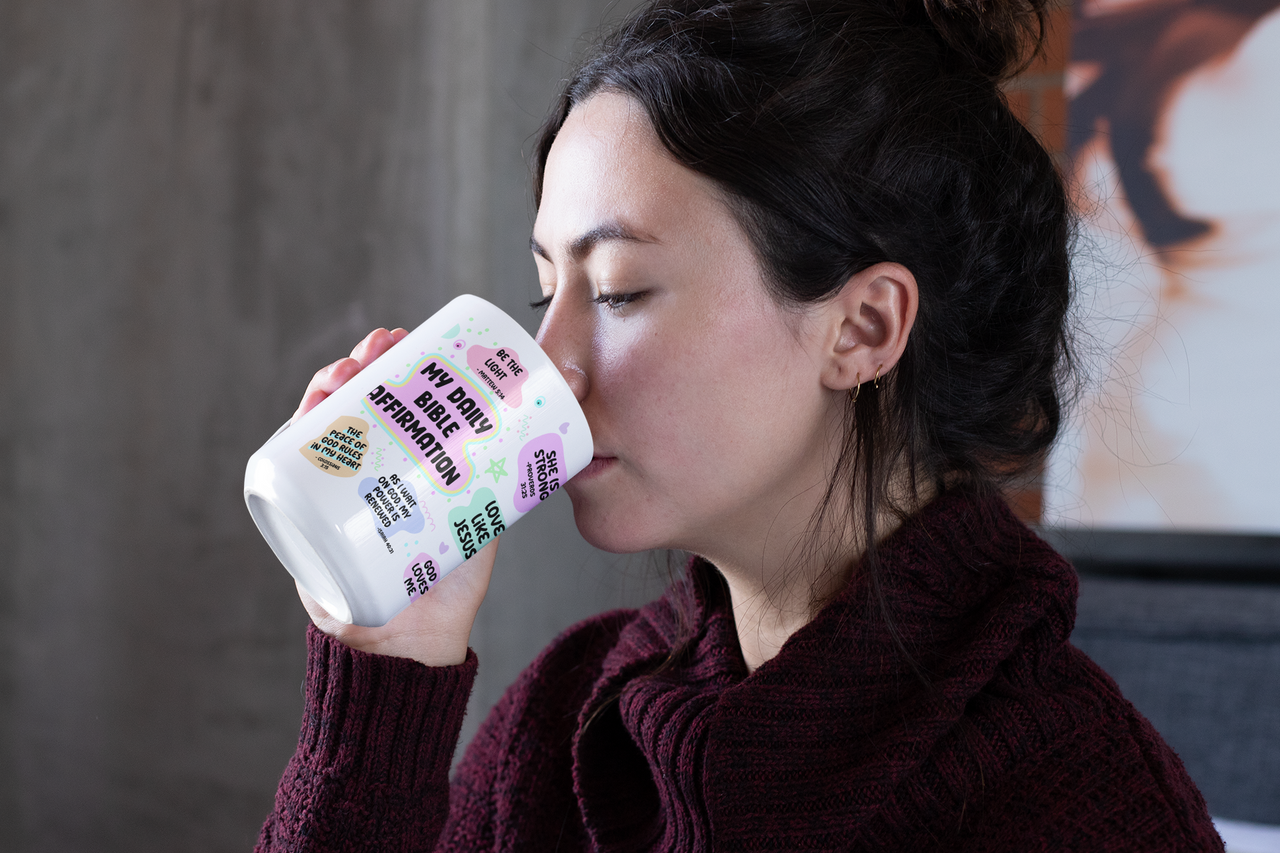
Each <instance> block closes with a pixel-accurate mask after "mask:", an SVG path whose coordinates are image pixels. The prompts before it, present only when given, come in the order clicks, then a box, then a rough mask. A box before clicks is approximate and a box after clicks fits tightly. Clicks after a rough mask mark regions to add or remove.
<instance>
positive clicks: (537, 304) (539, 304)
mask: <svg viewBox="0 0 1280 853" xmlns="http://www.w3.org/2000/svg"><path fill="white" fill-rule="evenodd" d="M554 295H555V294H552V296H554ZM550 304H551V296H544V297H542V298H541V299H538V300H536V301H534V302H530V303H529V307H530V308H532V309H533V310H534V311H541V310H542V309H543V308H546V307H547V306H548V305H550Z"/></svg>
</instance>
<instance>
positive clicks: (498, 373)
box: [467, 344, 529, 409]
mask: <svg viewBox="0 0 1280 853" xmlns="http://www.w3.org/2000/svg"><path fill="white" fill-rule="evenodd" d="M467 365H468V366H469V367H470V368H471V370H472V371H473V372H474V373H475V375H476V377H477V378H478V379H479V380H480V381H481V382H483V383H484V384H485V385H488V386H489V389H490V390H491V391H493V393H494V394H497V395H498V399H500V400H502V402H504V403H506V404H507V405H508V406H510V407H511V408H513V409H518V408H520V403H521V400H522V399H523V398H522V396H521V394H520V389H521V387H522V386H523V385H524V381H525V380H526V379H528V378H529V371H528V370H527V369H526V368H525V366H524V365H523V364H521V363H520V357H519V356H517V355H516V351H515V350H514V349H512V348H511V347H503V348H500V349H490V348H489V347H482V346H480V345H479V344H476V345H475V346H473V347H471V349H469V350H467Z"/></svg>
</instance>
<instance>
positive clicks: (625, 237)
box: [529, 222, 656, 262]
mask: <svg viewBox="0 0 1280 853" xmlns="http://www.w3.org/2000/svg"><path fill="white" fill-rule="evenodd" d="M611 240H621V241H624V242H627V243H653V242H656V241H654V240H653V239H651V238H647V237H641V236H640V235H639V234H636V233H635V232H634V231H632V230H630V229H629V228H627V227H626V226H625V225H623V224H622V223H620V222H606V223H604V224H603V225H597V226H596V227H595V228H592V229H591V230H590V231H588V232H586V233H585V234H583V235H581V236H580V237H578V238H576V239H575V240H574V241H573V242H572V243H570V244H569V258H570V259H571V260H573V261H575V262H576V261H581V260H582V259H583V258H585V257H586V256H587V255H589V254H591V251H592V250H593V249H595V247H596V245H597V244H599V243H604V242H608V241H611ZM529 249H530V250H531V251H532V252H533V253H534V254H535V255H538V256H539V257H542V258H546V259H547V260H548V261H549V260H551V256H550V255H548V254H547V250H546V249H544V248H543V247H542V244H541V243H539V242H538V241H537V240H535V239H534V238H533V237H530V238H529Z"/></svg>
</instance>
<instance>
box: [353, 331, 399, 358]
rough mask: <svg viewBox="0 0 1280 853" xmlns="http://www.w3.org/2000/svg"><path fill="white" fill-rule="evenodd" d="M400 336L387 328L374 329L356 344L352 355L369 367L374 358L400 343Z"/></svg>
mask: <svg viewBox="0 0 1280 853" xmlns="http://www.w3.org/2000/svg"><path fill="white" fill-rule="evenodd" d="M406 334H407V332H406ZM403 337H404V335H401V336H400V338H403ZM400 338H397V337H396V336H395V335H394V334H393V333H392V332H388V331H387V330H386V329H374V330H373V331H372V332H370V333H369V334H367V335H365V338H364V340H363V341H361V342H360V343H358V344H356V346H355V349H353V350H351V357H352V358H354V359H355V360H356V361H358V362H360V364H361V366H363V367H368V366H369V365H370V364H372V363H373V361H374V359H376V358H377V357H378V356H380V355H382V354H383V353H384V352H386V351H387V350H389V349H391V348H392V347H393V346H395V345H396V344H397V343H399V341H400Z"/></svg>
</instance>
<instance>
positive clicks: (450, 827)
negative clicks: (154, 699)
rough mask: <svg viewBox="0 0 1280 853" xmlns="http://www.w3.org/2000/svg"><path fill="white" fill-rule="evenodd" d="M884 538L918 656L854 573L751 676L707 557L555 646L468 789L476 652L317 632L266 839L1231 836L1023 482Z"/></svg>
mask: <svg viewBox="0 0 1280 853" xmlns="http://www.w3.org/2000/svg"><path fill="white" fill-rule="evenodd" d="M881 556H882V572H883V578H884V584H883V588H884V592H885V596H886V599H887V603H888V605H889V609H890V612H891V613H892V614H893V615H894V619H895V624H896V628H897V632H898V636H899V639H900V641H901V644H902V646H904V647H905V648H906V649H907V650H908V651H909V652H910V654H911V657H912V658H913V659H914V661H915V670H918V672H916V671H913V668H912V666H911V665H909V664H908V663H906V662H905V659H904V657H903V655H902V654H901V651H900V648H899V645H898V644H897V643H895V641H894V639H893V636H892V634H891V632H890V631H889V630H888V628H886V624H885V620H884V618H883V616H882V615H881V610H880V609H879V607H878V606H869V604H868V602H869V600H870V597H869V595H868V594H867V593H866V590H865V589H864V588H863V586H862V585H860V584H857V583H852V584H850V585H849V586H848V588H846V589H845V590H844V591H843V592H842V593H841V594H840V595H839V596H838V597H837V598H836V599H835V600H833V601H832V602H830V603H829V604H828V605H827V606H826V607H825V608H823V610H822V611H821V612H820V613H819V614H818V615H817V617H816V618H815V619H814V620H813V621H812V622H811V623H810V624H808V625H806V626H805V627H804V628H802V629H801V630H799V631H797V632H796V633H795V635H793V636H792V637H791V638H790V639H789V640H788V641H787V643H786V645H784V646H783V648H782V650H781V651H780V652H779V653H778V655H777V656H776V657H774V658H773V659H772V660H770V661H768V662H767V663H765V664H764V665H763V666H761V667H760V668H759V669H758V670H756V671H755V672H754V673H752V674H751V675H749V676H748V675H747V672H746V667H745V665H744V664H743V660H742V655H741V652H740V650H739V647H738V642H737V635H736V631H735V628H734V624H733V616H732V612H731V610H730V608H729V607H728V602H727V599H726V597H725V595H724V592H723V587H722V586H721V585H720V584H719V583H718V581H717V575H716V574H715V571H714V569H712V568H710V567H709V566H707V565H706V564H704V563H695V564H694V565H693V566H692V567H691V580H690V581H688V582H685V583H682V584H678V585H676V586H675V587H673V589H672V590H669V591H668V593H667V594H666V596H665V597H664V598H663V599H661V600H659V601H657V602H654V603H653V604H650V605H649V606H647V607H645V608H644V609H643V610H640V611H615V612H612V613H606V614H604V615H602V616H598V617H596V618H594V619H590V620H587V621H586V622H583V623H581V624H579V625H577V626H576V627H574V628H571V629H569V630H568V631H566V632H565V633H564V634H563V635H561V636H560V637H559V638H558V639H557V640H556V641H555V642H553V643H552V644H551V645H550V646H549V647H548V648H547V649H546V650H545V651H544V652H543V653H542V654H541V655H540V656H539V657H538V659H537V660H535V661H534V662H533V664H532V665H531V666H530V667H529V668H528V669H527V670H526V671H525V672H524V674H523V675H522V676H521V677H520V679H519V680H518V681H517V682H516V683H515V684H514V685H512V687H511V688H510V689H509V690H508V691H507V693H506V695H505V696H504V697H503V698H502V700H501V701H500V702H499V703H498V705H497V706H496V707H495V708H494V709H493V711H492V712H491V713H490V715H489V718H488V719H487V720H486V721H485V723H484V725H483V727H482V728H481V729H480V732H479V734H478V735H477V736H476V738H475V741H474V742H473V743H472V744H471V745H470V747H469V748H468V750H467V753H466V756H465V758H464V759H463V762H462V764H461V765H460V766H459V768H458V771H457V774H456V777H455V779H454V780H453V783H452V785H450V783H449V780H448V772H449V764H450V757H451V755H452V753H453V750H454V745H455V743H456V741H457V737H458V731H459V728H460V726H461V722H462V715H463V710H464V708H465V706H466V702H467V697H468V694H469V692H470V689H471V683H472V679H473V677H474V674H475V669H476V660H475V656H474V655H469V657H468V660H467V662H466V663H465V664H463V665H461V666H457V667H447V668H429V667H424V666H421V665H419V664H417V663H413V662H409V661H404V660H397V659H390V658H381V657H377V656H371V655H366V654H362V653H359V652H354V651H351V650H349V649H347V648H346V647H344V646H342V645H341V644H339V643H337V642H334V641H332V640H330V639H328V638H326V637H324V636H323V635H321V634H319V633H318V632H316V631H315V630H314V629H313V630H312V631H311V632H310V634H309V639H308V642H309V646H310V660H309V664H308V667H307V707H306V713H305V716H304V718H303V723H302V733H301V737H300V738H299V742H298V751H297V753H296V755H295V756H294V757H293V759H292V761H290V763H289V766H288V768H287V770H286V771H285V774H284V778H283V779H282V780H281V782H280V789H279V791H278V793H277V795H276V807H275V811H274V812H273V813H272V815H271V816H270V818H269V819H268V820H267V823H266V825H265V826H264V827H263V829H262V836H261V840H260V842H259V845H258V848H257V849H258V850H260V851H282V850H326V851H327V850H333V851H349V850H379V851H395V850H430V849H441V850H520V851H527V850H548V851H552V850H558V851H573V850H611V851H612V850H617V851H622V850H651V849H656V850H712V849H714V850H759V851H764V850H865V851H876V853H888V851H904V853H905V851H910V853H917V852H918V851H926V850H927V851H935V850H946V851H951V850H957V851H958V850H965V851H982V853H1001V852H1002V851H1007V853H1032V851H1068V850H1072V851H1088V852H1089V853H1103V852H1104V851H1116V852H1118V851H1135V853H1136V851H1144V852H1145V851H1162V853H1167V852H1169V851H1210V850H1213V851H1221V850H1222V849H1223V848H1222V842H1221V841H1220V840H1219V839H1218V836H1217V834H1216V833H1215V832H1214V829H1213V826H1212V824H1211V823H1210V820H1209V817H1208V813H1207V812H1206V810H1205V805H1204V800H1203V799H1202V798H1201V797H1200V794H1199V792H1198V791H1197V790H1196V789H1195V786H1194V785H1193V784H1192V783H1191V780H1190V779H1189V778H1188V777H1187V774H1186V772H1185V771H1184V770H1183V767H1182V764H1181V762H1179V760H1178V758H1177V756H1175V755H1174V753H1173V751H1172V750H1170V749H1169V747H1168V746H1167V745H1166V744H1165V743H1164V742H1163V741H1162V740H1161V739H1160V736H1159V735H1157V734H1156V732H1155V731H1154V730H1153V729H1152V728H1151V725H1150V724H1149V723H1148V722H1147V721H1146V720H1145V719H1143V717H1142V716H1141V715H1139V714H1138V712H1137V711H1135V710H1134V708H1133V706H1131V705H1130V704H1129V703H1128V702H1127V701H1125V699H1124V698H1123V697H1122V696H1121V695H1120V693H1119V691H1118V690H1117V688H1116V686H1115V684H1114V682H1112V681H1111V679H1110V678H1108V677H1107V676H1106V675H1105V674H1104V673H1103V672H1102V671H1101V670H1100V669H1099V668H1098V667H1097V666H1096V665H1094V664H1093V663H1092V662H1091V661H1090V660H1089V659H1088V658H1086V657H1085V656H1084V655H1083V654H1082V653H1081V652H1080V651H1079V650H1077V649H1076V648H1074V647H1073V646H1071V645H1070V644H1069V643H1068V641H1067V638H1068V635H1069V634H1070V632H1071V627H1072V623H1073V621H1074V618H1075V600H1076V580H1075V574H1074V572H1073V571H1072V569H1071V567H1070V566H1069V565H1068V564H1067V563H1066V562H1065V561H1064V560H1063V559H1062V558H1061V557H1060V556H1058V555H1057V554H1055V553H1054V552H1053V551H1052V549H1050V548H1049V546H1048V545H1046V544H1045V543H1044V542H1042V541H1041V540H1040V539H1038V538H1037V537H1036V536H1035V535H1034V534H1033V533H1031V531H1029V530H1028V529H1027V528H1026V527H1024V526H1023V525H1022V524H1021V523H1020V522H1019V521H1018V520H1017V519H1015V518H1014V517H1013V516H1012V514H1010V512H1009V510H1008V508H1007V507H1006V506H1005V505H1004V504H1003V503H1002V502H1000V501H998V500H981V499H976V498H973V497H972V496H967V495H954V494H953V495H945V496H943V497H942V498H939V499H938V500H936V501H935V502H934V503H933V504H932V505H930V506H929V507H928V508H926V509H925V510H923V511H922V512H921V513H920V514H919V515H917V516H916V517H914V518H913V519H911V520H910V521H908V522H907V523H906V524H905V525H904V526H903V527H902V528H900V529H899V530H898V531H897V532H896V533H895V534H893V536H891V537H890V538H889V539H888V540H887V541H886V542H885V543H884V545H883V547H882V551H881ZM681 599H683V601H681ZM681 613H692V614H693V615H694V619H693V621H692V624H691V626H690V628H691V631H690V630H685V631H682V630H681V625H682V624H688V619H687V616H686V617H685V618H684V619H683V620H682V618H681V616H680V614H681ZM690 633H692V639H691V640H689V641H688V643H687V645H686V646H685V647H684V652H683V653H682V654H679V655H677V656H675V658H673V657H672V655H671V652H672V648H673V644H679V640H680V638H681V637H682V636H684V637H688V636H689V635H690ZM664 662H666V663H667V665H666V666H665V667H664V668H662V669H661V671H659V672H657V673H656V674H655V670H657V669H658V667H659V666H660V665H661V664H663V663H664ZM921 674H923V675H924V676H925V678H926V679H927V682H928V684H927V685H926V684H925V683H924V681H922V679H921V677H920V675H921Z"/></svg>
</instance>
